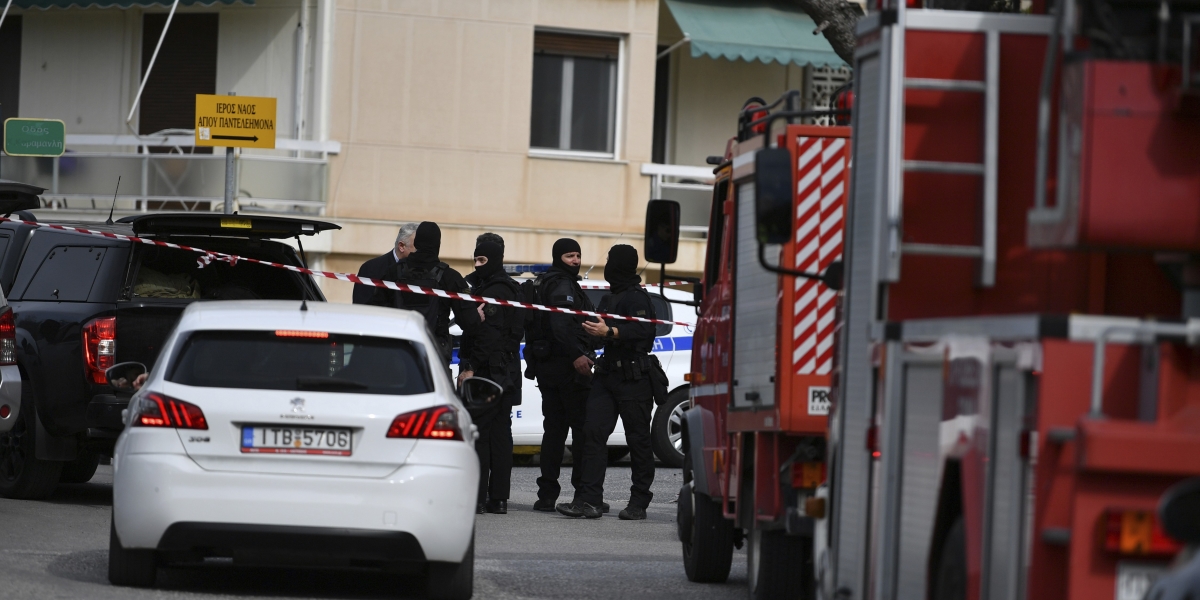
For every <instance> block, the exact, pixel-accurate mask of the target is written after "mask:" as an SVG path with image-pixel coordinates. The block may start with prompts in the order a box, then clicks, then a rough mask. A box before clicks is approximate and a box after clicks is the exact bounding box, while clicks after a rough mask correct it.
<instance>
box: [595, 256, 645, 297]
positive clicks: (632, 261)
mask: <svg viewBox="0 0 1200 600" xmlns="http://www.w3.org/2000/svg"><path fill="white" fill-rule="evenodd" d="M637 266H638V253H637V248H634V247H633V246H630V245H628V244H617V245H616V246H613V247H612V249H610V250H609V251H608V262H607V263H605V264H604V279H605V281H608V285H610V286H612V291H613V293H615V294H619V293H621V292H623V291H625V290H626V289H629V288H630V287H631V286H635V285H637V284H639V283H641V282H642V278H641V277H639V276H638V274H637Z"/></svg>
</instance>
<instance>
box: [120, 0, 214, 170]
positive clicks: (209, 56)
mask: <svg viewBox="0 0 1200 600" xmlns="http://www.w3.org/2000/svg"><path fill="white" fill-rule="evenodd" d="M166 21H167V15H166V14H162V13H151V14H148V15H145V16H144V17H143V21H142V74H143V75H144V74H145V73H146V67H148V66H149V65H150V57H151V56H153V55H154V46H155V45H156V44H158V37H159V36H160V35H162V30H163V26H164V25H165V24H166ZM217 25H218V15H217V14H216V13H200V14H195V13H193V14H177V15H175V18H174V19H172V21H171V28H170V30H168V31H167V37H166V39H164V40H163V45H162V49H161V50H160V51H159V53H158V59H157V60H156V61H155V62H154V70H153V71H152V72H151V73H150V79H149V80H148V81H147V82H146V89H145V91H144V92H142V102H141V106H140V108H139V109H138V110H139V111H140V112H139V119H138V132H139V133H141V134H142V135H147V134H151V133H154V132H156V131H162V130H163V129H173V128H179V129H191V128H192V127H194V126H195V123H194V121H195V120H196V94H213V93H216V88H217ZM196 150H197V151H201V149H200V148H197V149H196Z"/></svg>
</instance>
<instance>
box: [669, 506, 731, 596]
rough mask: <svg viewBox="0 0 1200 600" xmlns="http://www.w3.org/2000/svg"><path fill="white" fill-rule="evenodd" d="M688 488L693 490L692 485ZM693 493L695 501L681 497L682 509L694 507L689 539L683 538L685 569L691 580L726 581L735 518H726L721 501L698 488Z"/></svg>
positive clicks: (701, 581) (704, 581)
mask: <svg viewBox="0 0 1200 600" xmlns="http://www.w3.org/2000/svg"><path fill="white" fill-rule="evenodd" d="M684 488H685V490H690V488H691V486H684ZM690 495H691V501H690V502H685V501H683V500H682V499H681V500H680V502H679V509H678V510H680V511H683V510H686V509H687V508H691V510H692V515H691V519H690V521H691V527H690V528H689V529H690V532H688V533H689V535H688V539H686V540H683V570H684V571H686V572H687V578H688V581H695V582H697V583H725V580H726V579H728V578H729V567H730V565H731V564H732V563H733V521H730V520H729V519H726V518H725V515H723V514H721V505H720V504H718V503H717V502H714V501H713V500H712V499H711V498H709V497H708V496H705V495H702V494H696V493H695V492H690ZM685 504H686V505H690V506H685ZM685 516H686V515H680V517H685ZM683 520H684V519H682V518H681V519H680V522H683ZM681 533H682V532H681Z"/></svg>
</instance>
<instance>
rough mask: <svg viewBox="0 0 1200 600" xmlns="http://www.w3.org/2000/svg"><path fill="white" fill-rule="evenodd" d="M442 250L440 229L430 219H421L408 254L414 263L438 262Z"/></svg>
mask: <svg viewBox="0 0 1200 600" xmlns="http://www.w3.org/2000/svg"><path fill="white" fill-rule="evenodd" d="M441 251H442V229H441V228H440V227H438V225H437V223H434V222H432V221H422V222H421V224H420V225H417V233H416V234H414V235H413V252H412V254H409V255H408V259H409V262H411V263H412V264H414V265H432V264H433V263H436V262H438V254H439V253H441Z"/></svg>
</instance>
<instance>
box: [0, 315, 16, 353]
mask: <svg viewBox="0 0 1200 600" xmlns="http://www.w3.org/2000/svg"><path fill="white" fill-rule="evenodd" d="M15 364H17V320H16V319H15V318H14V317H13V311H12V308H6V309H4V312H3V313H0V366H7V365H15Z"/></svg>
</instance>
